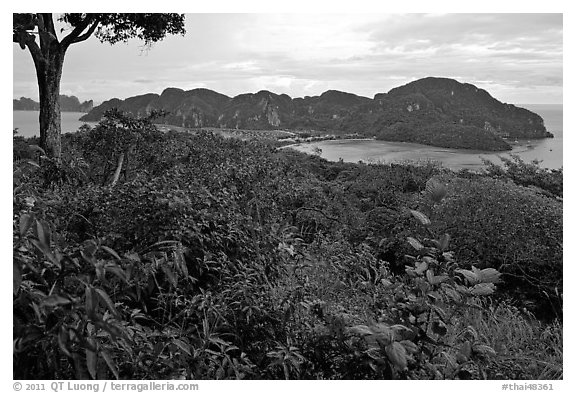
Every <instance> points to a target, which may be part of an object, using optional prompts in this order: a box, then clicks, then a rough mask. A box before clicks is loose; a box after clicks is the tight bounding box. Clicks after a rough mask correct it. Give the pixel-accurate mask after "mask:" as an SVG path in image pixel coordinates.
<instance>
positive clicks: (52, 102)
mask: <svg viewBox="0 0 576 393" xmlns="http://www.w3.org/2000/svg"><path fill="white" fill-rule="evenodd" d="M36 16H37V19H38V37H39V38H40V45H38V44H37V43H36V41H35V38H34V36H33V35H30V36H29V37H28V38H27V39H26V46H27V47H28V49H30V54H31V55H32V60H34V67H35V68H36V78H37V80H38V91H39V96H40V116H39V121H40V147H41V148H42V149H44V151H45V152H46V155H47V156H48V157H51V158H53V159H56V160H60V154H61V150H62V149H61V143H60V134H61V124H60V121H61V120H60V79H61V78H62V68H63V66H64V54H65V53H66V49H67V45H61V44H60V42H58V38H57V37H56V32H55V29H54V22H53V21H52V14H36Z"/></svg>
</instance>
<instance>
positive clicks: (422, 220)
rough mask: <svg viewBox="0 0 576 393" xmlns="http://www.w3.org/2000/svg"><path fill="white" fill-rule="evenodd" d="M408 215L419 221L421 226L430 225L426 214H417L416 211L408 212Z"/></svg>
mask: <svg viewBox="0 0 576 393" xmlns="http://www.w3.org/2000/svg"><path fill="white" fill-rule="evenodd" d="M410 214H412V216H414V218H416V219H417V220H418V221H420V223H421V224H422V225H430V224H431V223H432V222H431V221H430V219H429V218H428V217H427V216H426V214H424V213H422V212H419V211H418V210H410Z"/></svg>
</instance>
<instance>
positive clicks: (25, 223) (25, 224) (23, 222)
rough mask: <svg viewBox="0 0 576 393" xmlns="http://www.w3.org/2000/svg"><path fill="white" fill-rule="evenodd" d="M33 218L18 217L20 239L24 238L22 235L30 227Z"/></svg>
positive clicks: (29, 216)
mask: <svg viewBox="0 0 576 393" xmlns="http://www.w3.org/2000/svg"><path fill="white" fill-rule="evenodd" d="M33 221H34V220H33V218H32V216H31V215H30V214H22V215H21V216H20V225H19V228H20V237H24V235H25V234H26V233H27V232H28V230H29V229H30V227H31V226H32V222H33Z"/></svg>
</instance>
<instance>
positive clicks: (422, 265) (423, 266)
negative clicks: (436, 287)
mask: <svg viewBox="0 0 576 393" xmlns="http://www.w3.org/2000/svg"><path fill="white" fill-rule="evenodd" d="M414 265H415V266H416V269H414V271H415V272H416V273H417V274H418V275H421V274H422V273H424V272H425V271H426V270H427V269H428V264H427V263H426V262H416V263H415V264H414ZM426 274H428V273H426Z"/></svg>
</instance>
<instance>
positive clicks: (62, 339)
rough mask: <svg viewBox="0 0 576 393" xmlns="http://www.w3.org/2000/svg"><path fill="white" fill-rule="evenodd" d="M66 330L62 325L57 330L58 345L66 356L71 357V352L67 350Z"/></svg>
mask: <svg viewBox="0 0 576 393" xmlns="http://www.w3.org/2000/svg"><path fill="white" fill-rule="evenodd" d="M67 344H68V332H67V331H66V328H65V327H64V326H61V327H60V331H59V332H58V346H59V347H60V350H61V351H62V352H64V354H65V355H66V356H68V357H72V354H71V353H70V351H69V350H68V345H67Z"/></svg>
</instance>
